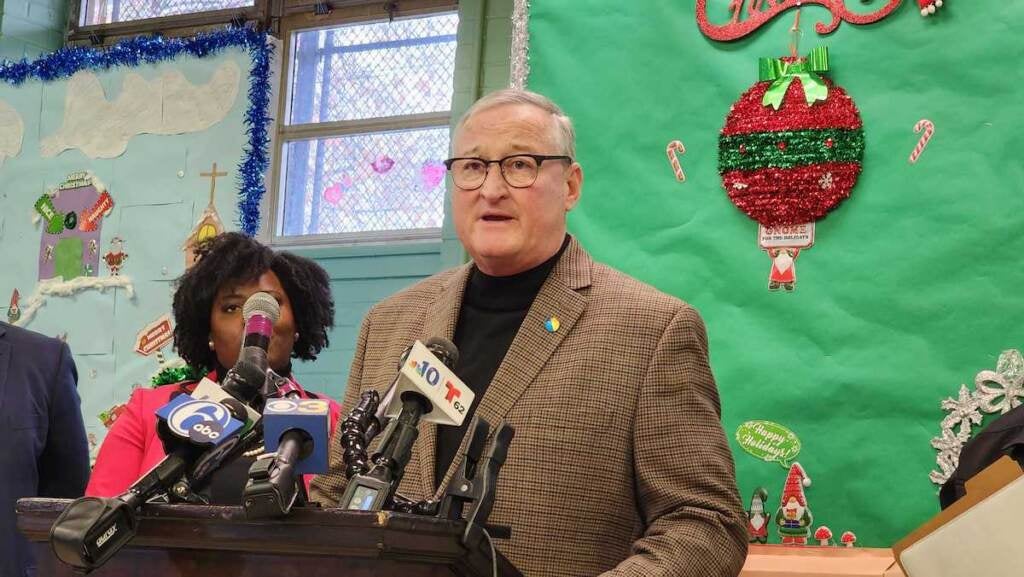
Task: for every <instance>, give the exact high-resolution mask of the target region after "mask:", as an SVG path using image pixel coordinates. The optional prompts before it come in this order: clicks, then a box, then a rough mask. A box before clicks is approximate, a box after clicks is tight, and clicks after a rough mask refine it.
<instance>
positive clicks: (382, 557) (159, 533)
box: [17, 499, 521, 577]
mask: <svg viewBox="0 0 1024 577" xmlns="http://www.w3.org/2000/svg"><path fill="white" fill-rule="evenodd" d="M68 503H70V501H69V500H65V499H21V500H19V501H18V505H17V513H18V528H19V529H20V530H21V531H22V532H23V533H25V535H26V536H27V537H28V540H29V541H30V542H31V543H32V546H33V549H34V551H35V553H36V559H37V562H38V574H39V575H47V576H55V577H57V576H67V577H70V576H72V575H76V574H75V573H74V572H73V571H72V569H71V567H68V566H66V565H64V564H63V563H61V562H60V561H58V560H57V558H56V557H55V556H54V554H53V551H52V550H51V549H50V543H49V536H50V527H51V526H52V525H53V522H54V520H55V519H56V518H57V516H58V515H60V513H61V511H63V510H64V507H65V506H66V505H67V504H68ZM464 527H465V525H464V523H462V522H455V521H447V520H442V519H436V518H433V517H422V516H416V515H405V514H401V513H392V512H390V511H384V512H379V513H362V512H353V511H344V510H341V509H323V510H321V509H295V510H293V511H292V514H291V515H289V516H288V517H285V518H283V519H280V520H260V521H250V520H248V519H246V517H245V513H244V511H243V510H242V508H241V507H214V506H197V505H147V506H145V507H144V508H143V510H142V512H141V514H140V516H139V528H138V534H137V535H136V536H135V538H134V539H133V540H132V541H131V542H130V543H129V544H128V545H127V546H126V547H125V548H124V549H122V550H121V551H119V552H118V553H117V554H116V555H115V556H114V557H113V558H112V559H111V560H110V561H108V562H107V563H106V565H104V566H103V567H101V568H100V569H97V570H96V571H94V572H93V573H91V575H94V576H95V577H163V576H165V575H166V576H179V575H180V576H182V577H185V576H189V577H191V576H198V575H203V576H206V575H210V576H216V577H235V576H238V577H241V576H245V577H263V576H266V577H290V576H294V577H328V576H331V577H336V576H345V577H363V576H369V575H400V576H403V577H405V576H408V577H420V576H430V577H447V576H449V575H453V576H459V577H477V576H480V577H484V576H489V575H492V574H493V565H492V559H491V549H490V547H489V546H488V544H487V541H486V540H485V539H480V540H478V541H477V542H476V543H475V546H474V547H472V548H467V547H465V546H463V545H462V543H461V541H460V535H461V533H462V531H463V529H464ZM495 553H496V555H497V571H498V573H497V574H498V575H500V576H503V577H521V575H520V573H519V571H518V570H517V569H516V568H515V567H514V566H513V565H512V564H511V563H510V562H509V561H508V560H507V559H505V557H504V556H503V555H502V554H501V553H500V552H497V551H496V552H495Z"/></svg>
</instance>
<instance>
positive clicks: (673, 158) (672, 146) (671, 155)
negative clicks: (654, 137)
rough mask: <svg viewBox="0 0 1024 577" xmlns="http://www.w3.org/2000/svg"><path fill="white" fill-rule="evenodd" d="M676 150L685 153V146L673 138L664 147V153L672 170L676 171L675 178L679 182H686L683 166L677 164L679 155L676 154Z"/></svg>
mask: <svg viewBox="0 0 1024 577" xmlns="http://www.w3.org/2000/svg"><path fill="white" fill-rule="evenodd" d="M677 152H678V153H679V154H685V153H686V147H685V146H683V143H682V142H679V141H678V140H673V141H672V142H670V143H668V146H666V147H665V154H666V155H668V163H669V164H671V165H672V172H674V173H676V180H678V181H679V182H686V175H685V174H683V167H682V166H679V157H678V156H677V155H676V153H677Z"/></svg>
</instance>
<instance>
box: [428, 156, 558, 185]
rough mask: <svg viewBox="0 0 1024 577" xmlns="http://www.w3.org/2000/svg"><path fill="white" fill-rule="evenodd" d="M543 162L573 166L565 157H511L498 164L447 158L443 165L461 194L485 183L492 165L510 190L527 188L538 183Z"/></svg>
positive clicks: (481, 160) (471, 159)
mask: <svg viewBox="0 0 1024 577" xmlns="http://www.w3.org/2000/svg"><path fill="white" fill-rule="evenodd" d="M545 160H566V161H568V162H569V163H570V164H572V161H573V160H572V157H571V156H566V155H564V154H563V155H556V156H551V155H544V154H513V155H511V156H506V157H505V158H499V159H498V160H484V159H482V158H476V157H458V158H449V159H448V160H446V161H444V165H445V166H447V167H448V170H449V171H450V172H451V173H452V181H453V182H455V186H457V187H459V188H461V189H464V190H476V189H478V188H480V187H481V186H483V184H484V181H485V180H487V173H489V172H490V171H491V170H490V169H491V165H492V164H497V165H498V168H499V169H500V170H501V177H502V178H504V179H505V182H507V183H508V185H509V186H511V187H513V188H526V187H528V186H531V185H532V184H533V183H534V182H536V181H537V175H538V174H539V173H540V165H541V164H543V163H544V161H545Z"/></svg>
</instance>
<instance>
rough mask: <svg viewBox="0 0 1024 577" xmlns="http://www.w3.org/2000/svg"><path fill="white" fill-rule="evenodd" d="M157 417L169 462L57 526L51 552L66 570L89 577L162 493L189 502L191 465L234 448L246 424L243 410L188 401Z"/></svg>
mask: <svg viewBox="0 0 1024 577" xmlns="http://www.w3.org/2000/svg"><path fill="white" fill-rule="evenodd" d="M157 416H158V417H159V422H158V423H157V435H158V436H159V437H160V440H161V442H162V443H163V445H164V450H165V452H166V453H167V456H166V457H164V459H163V460H161V461H160V462H159V463H157V464H156V465H155V466H154V467H153V468H152V469H150V470H149V471H148V472H147V473H146V474H144V475H143V476H142V477H141V478H140V479H139V480H138V481H136V482H135V483H133V484H132V486H131V487H129V488H128V490H127V491H126V492H125V493H123V494H122V495H119V496H117V497H112V498H100V497H81V498H79V499H76V500H75V501H72V502H71V504H69V505H68V506H67V508H65V509H64V511H63V512H62V513H61V515H60V516H59V517H58V518H57V520H56V521H55V522H54V524H53V527H52V528H51V529H50V546H51V547H52V548H53V552H54V554H55V555H56V556H57V558H58V559H60V560H61V561H62V562H64V563H65V564H68V565H71V566H73V567H78V568H80V569H84V570H86V571H91V570H93V569H95V568H97V567H99V566H101V565H103V564H104V563H106V562H107V560H108V559H110V557H112V556H113V555H114V553H116V552H117V551H119V550H120V549H121V547H124V545H126V544H127V543H128V542H129V541H131V539H132V538H133V537H134V536H135V532H136V528H137V527H138V519H137V517H136V510H137V509H138V508H139V507H141V506H142V504H143V503H145V502H147V501H148V500H149V499H151V498H152V497H155V496H156V495H158V494H160V493H167V492H171V493H172V494H177V496H178V497H179V498H185V497H187V496H188V495H187V492H188V491H187V489H188V485H187V484H183V483H182V479H183V477H184V476H185V474H186V472H187V471H188V469H189V467H190V466H191V464H192V463H194V462H196V461H198V460H200V459H201V458H202V456H203V455H204V454H205V453H209V452H213V451H215V450H217V448H218V445H222V444H230V443H231V441H233V440H234V439H236V438H237V436H236V433H238V432H239V431H240V430H241V428H242V426H243V423H244V422H245V420H246V414H245V411H244V410H241V409H240V407H239V406H231V405H230V404H227V405H226V404H223V403H218V402H216V401H211V400H197V399H193V398H192V397H190V396H189V395H177V396H175V397H173V398H172V399H171V401H170V402H169V403H167V404H166V405H164V406H163V407H161V408H160V409H159V410H158V411H157ZM182 493H186V494H182Z"/></svg>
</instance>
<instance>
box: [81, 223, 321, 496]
mask: <svg viewBox="0 0 1024 577" xmlns="http://www.w3.org/2000/svg"><path fill="white" fill-rule="evenodd" d="M257 292H265V293H268V294H270V295H271V296H273V297H274V298H275V299H276V300H277V303H278V305H280V309H281V316H280V318H279V319H278V320H277V322H275V323H274V329H273V334H272V336H271V339H270V347H269V350H268V352H267V361H268V364H269V366H270V368H271V369H273V370H274V371H275V372H276V373H278V374H279V375H282V376H284V377H287V378H288V379H289V381H290V383H291V388H292V389H294V390H297V391H298V392H299V394H300V396H301V397H302V398H322V399H326V397H324V396H323V395H317V394H314V393H311V392H308V391H304V390H303V389H302V387H300V386H299V385H298V383H296V382H295V381H294V379H292V377H291V359H292V358H297V359H302V360H306V361H311V360H314V359H316V356H317V354H319V353H320V351H321V350H323V348H324V347H326V346H327V345H328V339H327V331H328V330H329V329H331V328H332V327H333V326H334V300H333V298H332V297H331V289H330V284H329V279H328V277H327V273H326V272H324V269H323V268H321V267H320V265H318V264H316V263H315V262H313V261H311V260H309V259H306V258H302V257H299V256H296V255H293V254H290V253H287V252H274V251H273V250H271V249H270V248H269V247H266V246H264V245H262V244H260V243H259V242H257V241H255V240H253V239H251V238H249V237H247V236H244V235H242V234H238V233H225V234H222V235H219V236H217V237H214V238H213V239H211V240H209V241H207V242H206V243H205V244H204V245H202V246H201V247H200V248H199V249H198V261H197V262H196V264H195V265H194V266H193V267H192V268H191V269H189V270H188V271H186V272H185V274H184V275H182V276H181V278H179V279H178V282H177V288H176V290H175V293H174V304H173V309H174V322H175V327H174V345H175V348H177V350H178V354H179V355H180V356H181V358H183V359H184V360H185V361H186V362H187V363H188V364H189V366H191V367H204V370H209V374H207V375H206V376H207V378H209V379H210V380H212V381H214V382H219V380H220V379H222V378H223V376H224V374H225V373H226V372H227V369H229V368H230V367H232V366H234V365H235V362H236V361H237V360H238V355H239V351H240V349H241V344H242V339H243V337H244V334H243V333H244V331H245V320H244V319H243V318H242V305H243V304H245V301H246V300H247V299H248V298H249V297H250V296H251V295H253V294H255V293H257ZM200 374H202V373H201V372H200ZM197 384H198V381H196V380H195V379H192V380H187V381H183V382H180V383H175V384H169V385H164V386H159V387H157V388H154V389H136V390H135V391H134V392H133V393H132V396H131V400H130V401H128V404H127V405H126V406H125V411H124V412H123V413H121V414H120V416H118V418H117V420H116V421H115V422H114V425H113V426H112V427H111V428H110V431H109V432H108V433H107V437H106V439H105V440H104V441H103V446H102V447H100V452H99V456H98V457H97V459H96V465H95V467H94V468H93V471H92V477H91V478H90V479H89V486H88V487H87V488H86V491H85V492H86V495H93V496H100V497H112V496H116V495H120V494H122V493H124V492H125V491H126V490H127V489H128V487H130V486H131V485H132V483H134V482H135V481H136V480H137V479H138V478H139V477H141V476H142V475H143V474H144V473H146V472H147V471H148V470H150V469H151V468H152V467H153V466H154V465H156V464H157V463H159V462H160V461H161V460H162V459H163V458H164V457H165V456H166V455H165V453H164V449H163V444H162V443H161V442H160V439H159V438H158V437H157V434H156V415H155V412H156V410H157V409H159V408H160V407H162V406H164V405H165V404H167V402H168V401H169V400H170V399H171V398H172V397H173V396H174V395H176V394H179V393H190V392H192V390H193V389H194V388H195V387H196V385H197ZM327 400H328V401H329V403H330V408H331V411H330V412H331V418H330V429H331V433H332V435H333V432H334V428H335V425H336V424H337V422H338V415H339V413H340V410H341V408H340V406H339V405H338V404H337V403H335V402H334V401H332V400H330V399H327ZM254 459H255V457H253V456H246V457H240V458H238V459H236V460H235V461H233V462H231V463H229V464H227V465H225V466H224V467H222V468H221V469H219V470H218V471H216V472H215V473H214V474H213V475H212V477H211V479H210V482H209V483H207V486H206V487H205V488H204V489H203V490H202V494H203V496H204V497H206V498H207V499H209V501H210V502H211V503H214V504H223V505H238V504H240V503H241V496H242V491H243V489H244V488H245V482H246V479H247V477H248V470H249V466H250V465H251V464H252V462H253V460H254ZM311 477H312V476H311V475H307V476H306V477H305V478H304V481H305V485H306V487H307V489H308V486H309V482H310V480H311Z"/></svg>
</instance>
